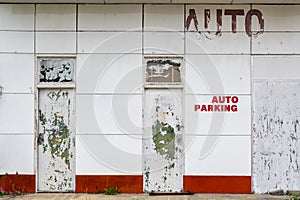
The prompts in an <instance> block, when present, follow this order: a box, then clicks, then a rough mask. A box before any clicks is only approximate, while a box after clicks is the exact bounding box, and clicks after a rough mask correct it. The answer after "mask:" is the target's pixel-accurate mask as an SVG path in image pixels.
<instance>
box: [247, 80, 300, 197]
mask: <svg viewBox="0 0 300 200" xmlns="http://www.w3.org/2000/svg"><path fill="white" fill-rule="evenodd" d="M299 102H300V83H295V82H293V83H287V82H286V83H279V82H277V83H276V82H273V83H266V82H256V83H255V84H254V115H253V190H254V191H255V192H257V193H264V192H268V191H272V190H277V189H283V190H299V189H300V166H299V164H300V130H299V122H300V104H299Z"/></svg>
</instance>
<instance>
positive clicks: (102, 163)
mask: <svg viewBox="0 0 300 200" xmlns="http://www.w3.org/2000/svg"><path fill="white" fill-rule="evenodd" d="M76 141H77V143H76V144H77V145H76V158H77V159H76V174H87V175H92V174H97V175H99V174H109V175H112V174H113V175H114V174H139V175H140V174H141V173H142V154H141V152H142V140H141V137H140V136H132V135H77V137H76ZM120 163H121V164H120Z"/></svg>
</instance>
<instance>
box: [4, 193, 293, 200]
mask: <svg viewBox="0 0 300 200" xmlns="http://www.w3.org/2000/svg"><path fill="white" fill-rule="evenodd" d="M4 199H16V200H113V199H116V200H196V199H201V200H202V199H203V200H206V199H210V200H214V199H215V200H220V199H224V200H227V199H240V200H242V199H245V200H249V199H261V200H262V199H270V200H271V199H275V200H276V199H291V200H294V199H292V197H291V196H272V195H257V194H249V195H243V194H194V195H176V196H175V195H170V196H149V195H148V194H118V195H103V194H63V193H39V194H27V195H20V196H10V195H7V196H0V200H4Z"/></svg>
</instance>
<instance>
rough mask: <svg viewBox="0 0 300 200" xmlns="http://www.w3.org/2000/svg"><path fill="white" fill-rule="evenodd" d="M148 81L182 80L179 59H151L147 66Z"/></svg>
mask: <svg viewBox="0 0 300 200" xmlns="http://www.w3.org/2000/svg"><path fill="white" fill-rule="evenodd" d="M146 82H148V83H156V84H158V83H161V82H181V62H180V60H179V59H172V60H170V59H159V58H158V59H149V60H147V66H146Z"/></svg>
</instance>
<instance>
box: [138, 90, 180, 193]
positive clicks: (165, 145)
mask: <svg viewBox="0 0 300 200" xmlns="http://www.w3.org/2000/svg"><path fill="white" fill-rule="evenodd" d="M182 113H183V112H182V89H146V90H145V108H144V138H143V148H144V190H145V191H146V192H151V191H157V192H158V191H161V192H175V191H177V192H180V191H182V189H183V173H184V143H183V135H182V133H183V124H182Z"/></svg>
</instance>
